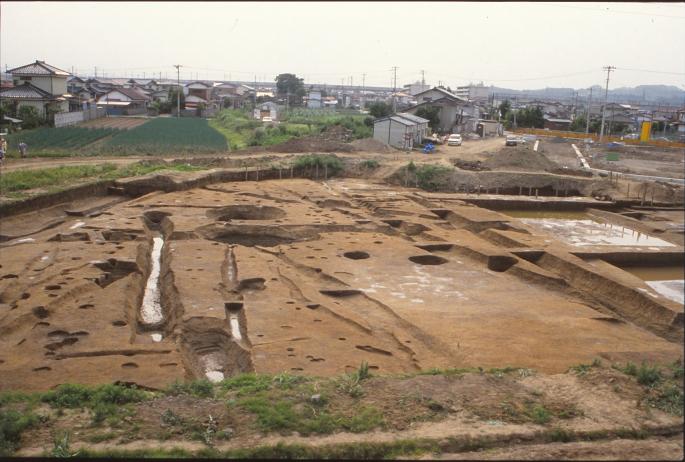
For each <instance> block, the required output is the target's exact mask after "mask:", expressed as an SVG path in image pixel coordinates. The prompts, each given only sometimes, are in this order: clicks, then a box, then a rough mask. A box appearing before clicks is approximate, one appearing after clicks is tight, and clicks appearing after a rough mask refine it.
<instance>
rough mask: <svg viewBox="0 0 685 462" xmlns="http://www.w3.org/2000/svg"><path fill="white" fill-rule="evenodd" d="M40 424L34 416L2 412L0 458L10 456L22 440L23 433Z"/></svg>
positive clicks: (0, 419)
mask: <svg viewBox="0 0 685 462" xmlns="http://www.w3.org/2000/svg"><path fill="white" fill-rule="evenodd" d="M36 423H38V417H37V416H36V415H34V414H26V415H25V414H22V413H20V412H17V411H12V410H10V411H3V410H0V456H1V457H4V456H9V455H10V454H12V452H14V451H15V450H16V448H17V446H18V445H19V442H20V440H21V433H22V432H23V431H24V430H26V429H27V428H30V427H32V426H34V425H35V424H36Z"/></svg>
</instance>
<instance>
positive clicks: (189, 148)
mask: <svg viewBox="0 0 685 462" xmlns="http://www.w3.org/2000/svg"><path fill="white" fill-rule="evenodd" d="M227 149H228V146H227V144H226V138H225V137H224V136H223V135H222V134H221V133H219V132H218V131H216V130H215V129H214V128H212V127H210V126H209V124H208V123H207V120H205V119H194V118H193V119H191V118H188V119H184V118H181V119H177V118H170V117H169V118H167V117H165V118H158V119H152V120H150V121H149V122H147V123H145V124H143V125H140V126H138V127H135V128H133V129H131V130H127V131H122V132H121V133H118V134H117V135H116V136H114V137H113V138H112V139H110V140H107V142H106V143H105V145H104V146H103V150H104V151H107V152H112V153H117V154H164V153H167V152H168V153H172V152H175V153H178V152H179V151H183V152H188V153H199V152H218V151H226V150H227Z"/></svg>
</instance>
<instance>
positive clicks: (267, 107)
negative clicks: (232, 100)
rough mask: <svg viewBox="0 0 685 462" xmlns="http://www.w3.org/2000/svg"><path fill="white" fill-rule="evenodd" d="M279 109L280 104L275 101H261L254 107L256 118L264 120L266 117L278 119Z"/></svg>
mask: <svg viewBox="0 0 685 462" xmlns="http://www.w3.org/2000/svg"><path fill="white" fill-rule="evenodd" d="M279 109H280V108H279V107H278V105H277V104H276V103H274V102H273V101H267V102H266V103H260V104H258V105H257V107H256V108H255V109H254V118H255V119H258V120H262V119H264V117H271V120H278V113H279Z"/></svg>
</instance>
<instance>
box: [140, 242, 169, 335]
mask: <svg viewBox="0 0 685 462" xmlns="http://www.w3.org/2000/svg"><path fill="white" fill-rule="evenodd" d="M163 247H164V239H163V238H162V237H154V238H152V252H151V253H150V260H151V261H152V270H150V276H149V277H148V278H147V284H146V285H145V295H144V296H143V303H142V305H141V307H140V311H141V313H140V314H141V318H142V320H143V323H144V324H157V323H159V322H161V321H162V320H163V319H164V316H163V314H162V303H161V295H160V292H159V274H160V268H161V258H162V248H163Z"/></svg>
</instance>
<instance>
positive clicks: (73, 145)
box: [7, 127, 119, 153]
mask: <svg viewBox="0 0 685 462" xmlns="http://www.w3.org/2000/svg"><path fill="white" fill-rule="evenodd" d="M118 132H119V130H115V129H112V128H81V127H63V128H38V129H36V130H28V131H26V132H21V133H15V134H12V135H9V136H8V137H7V143H8V145H9V149H10V150H14V151H16V150H18V149H19V147H18V146H19V143H21V142H22V141H23V142H24V143H26V144H27V145H28V147H29V153H30V152H32V151H35V150H46V149H47V150H52V149H55V150H60V149H78V148H81V147H83V146H86V145H88V144H90V143H92V142H94V141H97V140H99V139H101V138H104V137H106V136H109V135H113V134H116V133H118Z"/></svg>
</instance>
